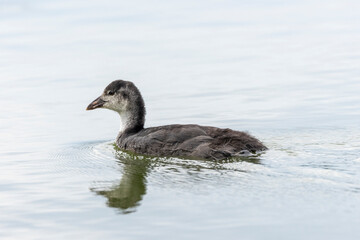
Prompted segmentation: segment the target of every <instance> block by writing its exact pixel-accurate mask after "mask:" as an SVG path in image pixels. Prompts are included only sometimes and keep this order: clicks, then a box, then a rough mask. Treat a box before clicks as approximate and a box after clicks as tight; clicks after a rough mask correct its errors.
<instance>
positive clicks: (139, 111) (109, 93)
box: [86, 80, 267, 160]
mask: <svg viewBox="0 0 360 240" xmlns="http://www.w3.org/2000/svg"><path fill="white" fill-rule="evenodd" d="M96 108H107V109H111V110H114V111H116V112H118V113H119V114H120V118H121V129H120V132H119V134H118V136H117V138H116V144H117V146H118V147H119V148H120V149H123V150H129V151H132V152H135V153H140V154H145V155H150V156H161V157H170V156H173V157H185V158H194V159H213V160H220V159H226V158H229V157H232V156H239V155H244V154H246V153H250V152H251V153H255V152H258V151H264V150H266V149H267V148H266V147H265V146H264V145H263V144H262V143H261V142H260V141H259V140H257V139H256V138H254V137H252V136H250V135H249V134H248V133H245V132H239V131H234V130H231V129H228V128H226V129H221V128H216V127H208V126H199V125H195V124H189V125H180V124H174V125H166V126H160V127H151V128H144V122H145V104H144V100H143V98H142V96H141V94H140V91H139V89H138V88H137V87H136V86H135V85H134V84H133V83H132V82H129V81H124V80H116V81H113V82H112V83H110V84H109V85H108V86H107V87H106V88H105V90H104V92H103V93H102V94H101V96H100V97H98V98H97V99H95V100H94V101H93V102H92V103H90V104H89V106H88V107H87V108H86V110H93V109H96Z"/></svg>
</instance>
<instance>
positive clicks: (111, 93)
mask: <svg viewBox="0 0 360 240" xmlns="http://www.w3.org/2000/svg"><path fill="white" fill-rule="evenodd" d="M107 94H108V95H114V94H115V92H113V91H108V92H107Z"/></svg>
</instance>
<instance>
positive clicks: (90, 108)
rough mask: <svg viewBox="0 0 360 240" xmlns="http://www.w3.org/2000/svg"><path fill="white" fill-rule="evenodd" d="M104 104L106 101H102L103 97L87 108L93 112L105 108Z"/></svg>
mask: <svg viewBox="0 0 360 240" xmlns="http://www.w3.org/2000/svg"><path fill="white" fill-rule="evenodd" d="M104 103H106V101H104V100H102V99H101V97H98V98H97V99H95V100H94V101H92V102H91V103H90V104H89V106H87V108H86V110H93V109H95V108H100V107H102V106H104Z"/></svg>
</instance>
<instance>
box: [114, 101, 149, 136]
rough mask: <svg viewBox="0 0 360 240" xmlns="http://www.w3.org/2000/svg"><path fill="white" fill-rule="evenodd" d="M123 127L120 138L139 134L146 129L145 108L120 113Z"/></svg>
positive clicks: (121, 127)
mask: <svg viewBox="0 0 360 240" xmlns="http://www.w3.org/2000/svg"><path fill="white" fill-rule="evenodd" d="M119 114H120V118H121V126H120V132H119V136H121V135H129V134H134V133H137V132H139V131H140V130H142V129H143V128H144V122H145V108H144V107H142V108H141V107H137V108H134V109H132V110H129V111H124V112H121V113H119Z"/></svg>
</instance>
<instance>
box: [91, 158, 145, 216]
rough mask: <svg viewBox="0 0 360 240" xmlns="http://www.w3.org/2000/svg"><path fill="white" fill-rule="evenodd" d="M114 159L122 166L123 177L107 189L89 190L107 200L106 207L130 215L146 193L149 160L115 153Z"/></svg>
mask: <svg viewBox="0 0 360 240" xmlns="http://www.w3.org/2000/svg"><path fill="white" fill-rule="evenodd" d="M116 158H117V159H118V162H119V164H121V165H123V171H124V173H123V175H122V177H121V180H120V182H119V183H117V184H115V185H113V186H111V187H109V188H107V189H101V190H99V188H91V189H90V190H91V191H93V192H95V193H96V194H98V195H102V196H104V197H106V198H107V202H106V205H107V206H108V207H112V208H117V209H119V210H120V213H123V214H126V213H132V212H135V211H136V207H138V206H139V205H140V202H141V200H142V198H143V196H144V195H145V193H146V176H147V174H148V172H149V169H150V159H149V158H147V157H144V156H138V155H133V154H127V153H124V152H117V153H116Z"/></svg>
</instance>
